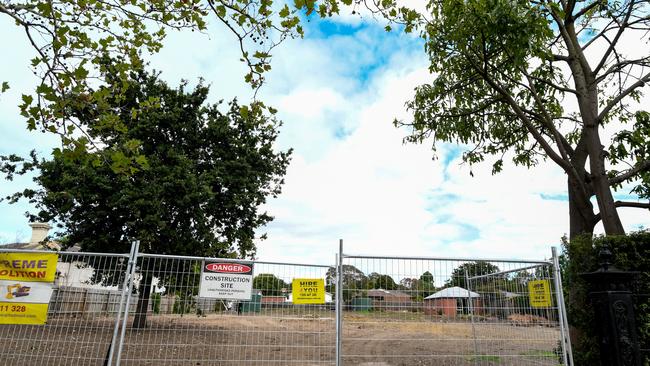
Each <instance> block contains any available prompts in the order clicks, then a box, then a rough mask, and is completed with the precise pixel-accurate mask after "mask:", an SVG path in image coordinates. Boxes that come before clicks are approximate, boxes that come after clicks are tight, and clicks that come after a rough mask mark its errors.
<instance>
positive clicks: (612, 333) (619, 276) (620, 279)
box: [581, 247, 641, 366]
mask: <svg viewBox="0 0 650 366" xmlns="http://www.w3.org/2000/svg"><path fill="white" fill-rule="evenodd" d="M611 258H612V253H611V251H610V250H609V248H607V247H603V248H602V249H601V251H600V259H601V268H599V269H598V270H596V271H594V272H590V273H584V274H581V276H582V277H583V278H584V279H585V280H587V282H589V285H590V287H589V290H590V291H589V297H590V299H591V302H592V304H593V306H594V310H595V314H596V318H595V321H596V324H597V327H598V332H599V337H600V362H601V365H602V366H641V353H640V350H639V340H638V337H637V331H636V322H635V319H634V317H635V314H634V302H633V300H632V292H631V287H632V282H633V281H634V278H635V277H636V276H637V275H638V272H629V271H621V270H619V269H618V268H616V267H614V266H612V265H611Z"/></svg>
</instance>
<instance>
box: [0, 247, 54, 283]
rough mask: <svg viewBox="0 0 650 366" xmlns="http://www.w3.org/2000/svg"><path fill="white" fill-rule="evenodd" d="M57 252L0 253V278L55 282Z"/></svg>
mask: <svg viewBox="0 0 650 366" xmlns="http://www.w3.org/2000/svg"><path fill="white" fill-rule="evenodd" d="M58 258H59V257H58V255H57V254H56V253H18V252H13V253H0V280H8V281H29V282H54V276H55V274H56V262H57V260H58Z"/></svg>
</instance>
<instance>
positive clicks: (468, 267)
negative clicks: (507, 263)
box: [445, 261, 504, 288]
mask: <svg viewBox="0 0 650 366" xmlns="http://www.w3.org/2000/svg"><path fill="white" fill-rule="evenodd" d="M499 271H500V269H499V267H497V266H496V265H494V264H492V263H490V262H486V261H475V262H467V263H463V264H461V265H459V266H458V267H456V268H454V270H453V271H451V275H450V277H449V279H448V280H447V281H446V282H445V287H453V286H458V287H463V288H465V287H466V286H467V281H466V278H467V277H473V276H479V275H486V274H492V273H497V272H499ZM499 278H500V279H502V278H504V276H496V275H495V277H494V279H499Z"/></svg>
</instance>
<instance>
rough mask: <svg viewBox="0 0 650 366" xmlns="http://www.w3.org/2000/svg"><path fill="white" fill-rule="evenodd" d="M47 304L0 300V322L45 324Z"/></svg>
mask: <svg viewBox="0 0 650 366" xmlns="http://www.w3.org/2000/svg"><path fill="white" fill-rule="evenodd" d="M47 305H48V304H30V303H20V302H0V324H45V322H46V321H47Z"/></svg>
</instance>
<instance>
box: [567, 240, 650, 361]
mask: <svg viewBox="0 0 650 366" xmlns="http://www.w3.org/2000/svg"><path fill="white" fill-rule="evenodd" d="M604 244H607V245H608V246H609V248H610V250H611V252H612V254H613V258H612V262H613V263H612V264H613V265H614V266H616V267H617V268H619V269H622V270H629V271H639V272H641V275H640V276H639V278H638V279H637V281H636V282H635V285H634V289H633V292H634V293H635V294H636V295H637V296H635V302H636V309H635V310H636V315H637V317H636V321H637V326H638V333H639V340H640V343H641V348H642V349H650V231H648V230H643V231H638V232H633V233H630V234H629V235H622V236H607V237H604V236H599V237H595V238H591V237H582V238H577V239H573V240H571V242H570V243H568V242H567V241H566V240H564V253H563V255H562V256H561V258H560V261H561V266H562V277H563V281H564V292H565V297H566V299H565V300H566V302H567V307H568V316H569V323H570V325H571V328H572V329H571V338H572V341H573V354H574V359H575V363H576V365H577V366H583V365H584V366H587V365H588V366H592V365H599V364H600V363H599V358H600V357H599V356H600V352H599V349H598V340H597V338H596V334H597V332H598V329H597V328H596V327H595V325H596V322H595V321H594V314H593V308H592V306H590V304H589V302H588V298H587V284H586V282H585V281H584V280H583V279H582V278H581V277H580V276H579V274H580V273H585V272H591V271H594V270H596V269H598V268H599V266H600V259H599V257H598V253H599V251H600V249H601V247H602V246H603V245H604ZM644 357H645V359H644V365H645V366H650V354H648V353H644Z"/></svg>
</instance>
